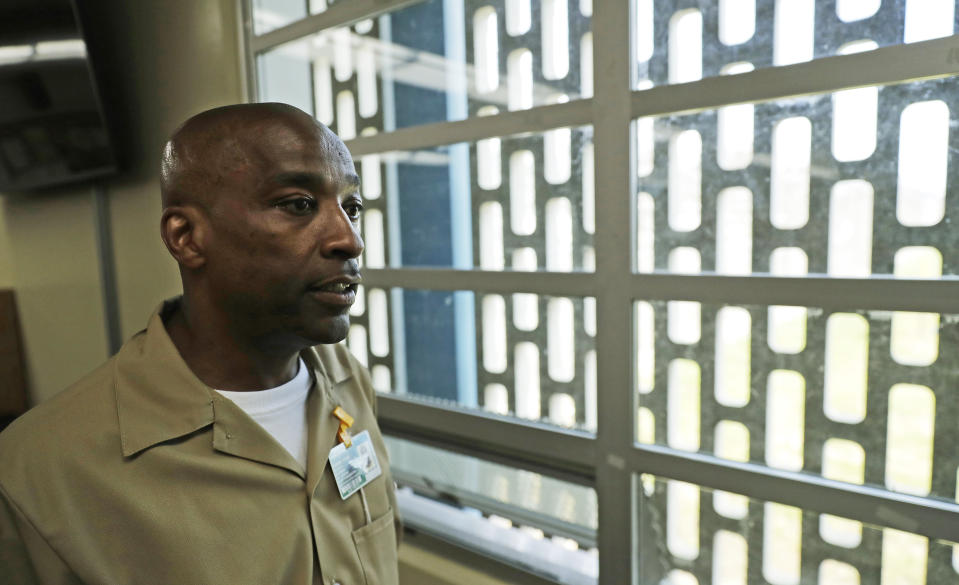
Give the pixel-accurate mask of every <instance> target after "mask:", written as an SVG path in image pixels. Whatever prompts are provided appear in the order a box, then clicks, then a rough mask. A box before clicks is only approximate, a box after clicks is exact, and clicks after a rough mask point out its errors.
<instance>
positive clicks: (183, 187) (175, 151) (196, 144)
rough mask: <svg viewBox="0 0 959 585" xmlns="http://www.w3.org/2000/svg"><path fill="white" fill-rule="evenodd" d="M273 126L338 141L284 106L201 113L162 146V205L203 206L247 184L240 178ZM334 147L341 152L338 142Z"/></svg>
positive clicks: (245, 106) (244, 106) (302, 114)
mask: <svg viewBox="0 0 959 585" xmlns="http://www.w3.org/2000/svg"><path fill="white" fill-rule="evenodd" d="M276 127H284V128H286V129H289V130H292V131H294V132H296V133H298V134H302V135H311V134H312V135H314V136H315V137H316V138H318V139H319V140H320V141H322V142H329V141H335V142H338V143H339V139H338V138H337V137H336V135H335V134H333V133H332V132H331V131H330V130H329V128H327V127H326V126H324V125H323V124H321V123H319V122H317V121H316V120H315V119H314V118H313V117H312V116H310V115H309V114H307V113H306V112H304V111H302V110H300V109H298V108H295V107H293V106H291V105H288V104H281V103H257V104H236V105H230V106H222V107H218V108H213V109H211V110H207V111H205V112H201V113H199V114H197V115H195V116H193V117H192V118H190V119H188V120H187V121H186V122H184V123H183V124H182V125H180V127H179V128H177V129H176V131H174V132H173V135H172V136H171V137H170V139H169V141H167V143H166V145H165V146H164V148H163V158H162V162H161V166H160V193H161V196H162V202H163V207H164V208H167V207H170V206H173V205H190V204H192V205H198V206H200V207H203V208H208V207H209V206H210V205H212V203H213V201H214V199H215V197H216V196H217V195H218V194H219V193H220V192H221V191H224V190H226V189H229V186H230V184H231V183H233V182H234V181H235V180H246V178H244V175H246V174H247V173H248V172H249V171H250V170H251V168H252V167H253V166H255V163H256V158H257V153H256V150H257V147H258V146H259V144H260V141H261V140H262V137H263V133H264V132H265V131H266V130H267V129H268V128H276ZM337 146H340V147H341V148H342V150H343V151H344V152H345V147H342V143H339V144H338V145H337ZM336 150H340V148H337V149H336ZM346 156H347V157H348V156H349V154H348V153H347V154H346ZM247 178H248V177H247Z"/></svg>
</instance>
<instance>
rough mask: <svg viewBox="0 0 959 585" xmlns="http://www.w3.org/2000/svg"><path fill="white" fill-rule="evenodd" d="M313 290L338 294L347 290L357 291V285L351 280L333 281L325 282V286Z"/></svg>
mask: <svg viewBox="0 0 959 585" xmlns="http://www.w3.org/2000/svg"><path fill="white" fill-rule="evenodd" d="M312 290H315V291H320V292H331V293H337V294H343V293H345V292H347V291H353V292H354V293H355V292H356V285H355V284H352V283H349V282H331V283H329V284H324V285H323V286H318V287H316V288H313V289H312Z"/></svg>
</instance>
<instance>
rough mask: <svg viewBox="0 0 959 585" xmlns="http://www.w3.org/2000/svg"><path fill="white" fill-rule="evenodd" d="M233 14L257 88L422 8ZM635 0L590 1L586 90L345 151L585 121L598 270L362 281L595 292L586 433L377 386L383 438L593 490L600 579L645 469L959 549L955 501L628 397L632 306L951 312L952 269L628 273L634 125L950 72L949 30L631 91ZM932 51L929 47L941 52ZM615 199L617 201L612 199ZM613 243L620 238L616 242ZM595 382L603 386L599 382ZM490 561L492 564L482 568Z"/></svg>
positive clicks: (611, 571) (612, 566) (605, 578)
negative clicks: (300, 54) (353, 28)
mask: <svg viewBox="0 0 959 585" xmlns="http://www.w3.org/2000/svg"><path fill="white" fill-rule="evenodd" d="M240 1H241V5H242V8H243V14H242V18H243V23H242V28H243V31H244V35H243V39H244V47H243V51H244V57H245V62H246V80H247V88H246V89H247V91H248V96H249V97H250V99H255V96H257V95H258V91H257V79H256V71H257V69H256V61H255V60H256V55H257V54H259V53H262V52H264V51H267V50H269V49H271V48H274V47H276V46H278V45H281V44H283V43H286V42H289V41H293V40H296V39H299V38H301V37H304V36H306V35H309V34H314V33H317V32H319V31H321V30H324V29H328V28H333V27H338V26H343V25H348V24H352V23H355V22H357V21H360V20H362V19H366V18H370V17H374V16H377V15H380V14H383V13H387V12H393V11H395V10H398V9H400V8H403V7H406V6H410V5H413V4H418V3H420V2H422V1H424V0H350V1H349V2H340V3H337V4H334V5H333V6H331V7H330V8H328V9H327V10H326V11H325V12H322V13H319V14H315V15H310V16H307V17H306V18H303V19H301V20H298V21H295V22H292V23H290V24H288V25H286V26H283V27H281V28H278V29H275V30H272V31H269V32H267V33H265V34H262V35H255V34H254V33H253V28H252V2H253V0H240ZM632 10H633V3H632V2H630V0H610V1H605V0H604V1H603V2H595V3H594V5H593V14H592V28H593V30H602V31H604V34H602V35H594V37H593V42H594V46H593V59H594V61H593V63H594V66H593V70H594V71H596V72H599V71H607V72H610V71H611V72H615V75H607V76H596V77H595V78H594V80H593V97H591V98H585V99H577V100H573V101H570V102H568V103H562V104H555V105H545V106H538V107H534V108H532V109H528V110H521V111H512V112H504V113H500V114H497V115H493V116H488V117H483V118H482V119H480V118H470V119H466V120H462V121H456V122H444V123H433V124H426V125H422V126H416V127H412V128H402V129H399V130H395V131H392V132H382V133H379V134H376V135H372V136H364V137H357V138H355V139H353V140H349V141H347V143H346V145H347V147H348V148H349V149H350V151H351V152H352V154H353V156H354V157H355V158H356V157H359V156H362V155H367V154H381V153H384V152H389V151H394V150H413V149H420V148H428V147H434V146H441V145H448V144H454V143H459V142H472V141H476V140H479V139H483V138H492V137H502V136H509V135H513V134H517V133H523V132H543V131H546V130H550V129H555V128H559V127H576V126H583V125H590V124H591V125H592V126H593V144H594V149H595V175H594V176H595V185H594V189H595V193H596V204H595V214H596V215H595V221H596V224H597V225H599V226H603V227H602V228H601V229H597V230H596V232H595V236H594V238H595V239H594V245H595V251H596V267H595V272H593V273H543V272H538V273H524V272H490V271H482V270H457V269H429V268H382V269H368V268H367V269H364V280H365V283H366V284H367V286H371V287H378V288H383V289H387V288H394V287H399V288H403V287H411V288H417V289H429V290H468V291H474V292H489V293H515V292H526V293H536V294H548V295H558V296H580V297H594V298H595V299H596V305H597V327H596V329H597V334H596V338H595V339H596V352H597V361H598V367H597V372H598V374H597V389H599V390H598V392H597V413H598V420H599V421H601V422H600V424H599V425H598V428H597V430H596V433H595V435H593V434H589V433H586V432H581V431H575V430H567V429H560V428H557V427H554V426H551V425H547V424H543V423H539V422H534V421H520V420H516V419H513V418H507V417H503V416H498V415H494V414H488V413H483V412H467V411H464V410H460V409H456V408H451V407H447V406H440V405H435V404H427V403H425V402H423V401H419V400H415V399H412V398H409V397H405V396H399V395H391V394H379V397H378V401H379V420H380V424H381V427H382V429H383V431H384V432H385V433H388V434H391V435H395V436H397V437H400V438H406V439H410V440H415V441H418V442H422V443H425V444H430V445H434V446H439V447H442V448H444V449H448V450H452V451H458V452H461V453H464V454H468V455H471V456H475V457H479V458H482V459H487V460H491V461H494V462H499V463H506V464H508V465H511V466H514V467H518V468H523V469H528V470H531V471H536V472H540V473H545V474H548V475H551V476H554V477H558V478H560V479H565V480H571V481H574V482H576V483H581V484H584V485H590V486H592V487H594V489H595V490H596V492H597V496H598V505H599V512H598V516H599V523H598V532H597V541H598V543H599V550H600V555H599V571H600V573H599V574H600V577H599V583H600V584H602V585H612V584H614V583H616V584H618V583H622V582H623V581H624V579H623V578H624V577H625V576H626V575H625V571H626V570H627V568H629V582H636V580H637V579H638V574H639V573H638V571H637V570H636V565H637V559H638V554H636V551H638V550H639V548H640V546H642V545H643V543H641V542H638V539H639V535H638V531H637V530H636V529H635V525H636V523H637V518H638V514H639V513H640V510H639V508H640V506H641V504H640V499H639V497H638V495H637V494H638V493H639V488H638V486H637V483H638V477H639V474H643V473H649V474H653V475H656V476H660V477H664V478H670V479H677V480H682V481H687V482H692V483H696V484H698V485H702V486H705V487H708V488H712V489H720V490H726V491H733V492H736V493H739V494H742V495H745V496H748V497H750V498H755V499H759V500H768V501H775V502H779V503H783V504H787V505H790V506H796V507H799V508H802V509H804V510H811V511H816V512H820V513H829V514H835V515H841V516H844V517H846V518H850V519H853V520H858V521H861V522H864V523H867V524H872V525H877V526H883V527H889V528H895V529H899V530H904V531H908V532H912V533H915V534H919V535H922V536H926V537H928V538H931V539H943V540H949V541H953V542H959V504H956V503H951V502H948V501H943V500H938V499H933V498H925V497H916V496H910V495H905V494H899V493H896V492H892V491H889V490H886V489H883V488H881V487H877V486H870V485H854V484H849V483H843V482H839V481H834V480H830V479H826V478H824V477H819V476H816V475H812V474H808V473H801V472H786V471H780V470H777V469H773V468H770V467H767V466H765V465H762V464H759V463H739V462H734V461H729V460H724V459H720V458H719V457H716V456H712V455H708V454H702V453H689V452H684V451H677V450H675V449H671V448H669V447H666V446H662V445H640V444H639V443H638V442H637V436H636V435H637V433H636V431H635V429H636V414H635V413H636V412H637V409H638V396H637V394H636V392H635V391H634V377H633V376H634V367H635V366H634V359H633V358H634V355H635V352H634V347H633V346H634V339H635V336H634V331H633V327H634V325H633V323H634V320H633V319H632V318H629V319H624V318H623V315H624V314H630V315H632V311H633V306H634V302H635V301H639V300H689V301H698V302H702V303H734V304H760V305H799V306H815V307H821V308H824V309H866V310H897V311H924V312H937V313H959V278H957V277H944V278H942V279H940V280H916V279H894V278H891V277H869V278H830V277H825V276H812V277H808V278H805V277H803V278H789V277H776V276H770V275H754V276H743V277H739V276H718V275H715V274H711V273H709V274H702V275H679V274H665V273H653V274H641V273H637V272H635V271H634V266H635V258H634V250H635V225H634V222H635V219H634V218H635V212H636V209H635V200H634V197H633V194H635V192H636V172H635V171H636V169H635V165H636V157H635V156H634V149H635V140H634V138H635V136H634V133H635V125H634V124H633V123H632V122H633V121H634V120H636V119H637V118H641V117H650V116H661V115H672V114H679V113H690V112H697V111H702V110H708V109H715V108H720V107H723V106H729V105H735V104H742V103H757V102H763V101H769V100H778V99H787V98H795V97H800V96H806V95H814V94H822V93H828V92H835V91H839V90H846V89H853V88H857V87H864V86H871V85H887V84H898V83H905V82H911V81H917V80H922V79H935V78H942V77H950V76H954V75H957V74H959V58H956V56H955V55H956V54H957V53H956V52H957V49H956V47H957V46H959V35H953V36H949V37H944V38H939V39H934V40H928V41H922V42H916V43H911V44H899V45H893V46H886V47H881V48H879V49H876V50H873V51H869V52H864V53H856V54H849V55H838V56H832V57H824V58H819V59H814V60H812V61H808V62H804V63H798V64H793V65H786V66H779V67H768V68H762V69H758V70H755V71H751V72H747V73H742V74H738V75H735V76H720V77H710V78H705V79H701V80H698V81H694V82H690V83H683V84H671V85H663V86H657V87H653V88H651V89H643V90H637V89H635V87H634V86H635V84H634V80H633V75H634V73H633V72H634V70H635V67H634V63H633V56H634V51H633V50H632V38H631V37H632V35H631V30H630V28H631V23H632V22H634V18H633V16H634V15H633V14H632V13H631V12H632ZM932 56H939V57H940V58H935V57H932ZM616 194H622V195H616ZM623 242H629V245H626V246H624V245H623ZM602 389H605V391H603V390H602ZM490 562H492V561H490Z"/></svg>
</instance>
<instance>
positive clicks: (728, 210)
mask: <svg viewBox="0 0 959 585" xmlns="http://www.w3.org/2000/svg"><path fill="white" fill-rule="evenodd" d="M247 11H248V14H249V16H250V19H249V20H250V21H251V22H252V25H251V27H250V30H249V31H248V37H247V38H248V43H247V44H248V49H249V63H250V70H251V73H253V74H252V75H251V76H250V78H251V84H252V85H251V95H253V96H256V99H259V100H264V101H266V100H270V101H273V100H275V101H285V102H288V103H291V104H294V105H297V106H299V107H301V108H302V109H304V110H306V111H308V112H311V113H313V114H314V115H315V116H316V117H317V119H319V120H320V121H322V122H324V123H326V124H328V125H329V126H330V127H331V128H333V129H334V130H335V131H336V132H337V133H338V134H339V135H340V136H341V137H343V138H344V140H346V142H347V145H348V146H349V148H350V150H351V151H352V152H353V155H354V158H355V160H356V162H357V167H358V172H359V173H360V175H361V179H362V187H361V189H362V191H363V193H364V197H365V198H366V201H367V206H366V211H365V212H364V217H363V226H362V228H363V235H364V239H365V241H366V251H365V252H364V256H363V259H362V261H363V264H364V275H365V286H364V289H363V291H362V294H361V295H360V296H359V300H358V303H357V305H356V306H355V307H354V309H353V325H352V328H351V330H350V334H349V338H348V341H347V343H348V345H349V347H350V349H351V350H352V351H353V352H354V354H355V355H356V356H357V357H358V358H359V359H360V360H361V361H363V362H364V363H365V364H367V365H368V366H369V368H370V370H371V372H372V375H373V380H374V386H375V387H376V388H377V390H378V391H379V392H380V393H381V394H380V417H381V424H382V426H383V429H384V432H385V433H386V434H387V435H388V436H389V442H390V449H391V452H392V454H393V458H394V460H395V463H394V466H395V468H396V470H397V473H396V475H397V479H398V480H399V481H400V483H401V484H402V485H403V486H404V488H403V491H402V493H401V498H402V503H403V505H405V506H408V509H409V510H410V513H409V514H408V515H407V518H408V520H409V521H410V523H411V525H413V526H415V527H416V528H418V529H420V530H421V531H423V532H424V533H428V534H433V535H435V536H437V537H438V538H441V539H444V540H446V541H447V542H453V543H455V544H456V545H457V546H462V547H466V548H475V549H478V550H479V551H480V552H482V554H484V555H486V557H492V558H496V559H500V560H501V561H502V562H503V563H506V564H510V565H513V566H520V567H522V568H523V570H524V571H528V572H532V573H535V574H538V575H539V577H540V578H544V579H547V580H549V581H554V582H561V583H601V584H603V585H606V584H614V583H615V584H619V583H629V582H636V583H671V584H676V585H679V584H684V585H685V584H697V585H699V584H702V585H706V584H719V583H735V584H742V585H754V584H760V583H773V584H775V585H780V584H782V585H787V584H792V583H800V582H802V583H807V582H816V583H822V584H826V583H828V584H833V583H837V584H845V583H860V582H862V583H882V584H884V585H886V584H891V583H910V584H912V583H917V584H918V583H940V582H945V581H948V580H955V579H956V578H959V552H955V551H957V550H959V549H956V548H955V545H954V544H953V543H956V542H959V528H957V526H959V505H957V503H956V502H957V496H959V490H957V477H959V455H957V454H955V453H954V451H955V449H953V448H952V446H953V445H955V444H956V443H957V438H959V437H957V433H959V430H957V429H959V427H957V426H956V424H955V419H956V414H957V409H956V406H955V405H956V396H955V392H954V390H953V388H952V386H953V385H954V378H955V371H956V370H955V362H954V360H955V359H956V358H955V355H957V349H959V347H957V346H956V345H955V344H956V343H957V340H959V329H957V325H956V324H957V322H959V319H957V317H956V316H957V315H959V284H957V275H959V268H957V266H956V264H955V262H953V261H952V259H951V252H952V251H954V250H956V249H959V240H957V239H956V238H955V237H954V236H953V233H954V230H952V229H950V228H951V227H952V226H951V225H950V224H951V220H952V219H953V216H954V215H956V213H957V207H956V204H955V197H954V196H953V195H952V194H951V193H950V187H951V186H952V185H953V184H954V183H956V182H957V181H956V180H955V179H956V177H954V176H953V175H954V174H955V170H956V168H957V160H956V159H955V156H956V155H955V154H954V153H956V152H959V150H957V148H956V146H955V142H956V140H957V138H956V134H955V132H952V131H951V129H952V128H954V127H955V126H956V120H957V119H959V114H957V112H956V106H955V104H956V100H955V97H954V96H955V95H957V93H959V44H957V43H959V41H957V38H959V37H954V36H952V35H953V33H954V22H955V18H956V10H955V6H954V2H953V0H904V1H902V2H880V1H879V0H833V1H829V2H825V1H823V2H818V1H814V0H717V1H715V2H692V3H690V2H684V1H679V0H663V1H657V2H653V0H631V2H629V3H625V2H623V3H619V2H595V3H594V2H591V1H590V0H420V1H416V0H378V1H377V2H366V1H360V0H350V1H346V0H339V1H336V2H334V1H331V0H321V1H316V0H311V1H310V2H304V1H303V0H250V3H249V4H248V5H247ZM435 506H445V507H443V508H441V510H443V512H442V513H440V512H439V511H438V510H440V509H437V508H434V507H435ZM438 516H442V517H443V518H444V519H446V520H449V521H445V520H444V521H443V522H439V521H437V520H435V518H437V517H438ZM504 543H511V544H510V545H509V546H504ZM517 548H522V550H529V551H535V552H533V553H530V555H528V556H526V557H525V558H516V555H515V554H513V553H511V552H510V550H514V551H515V550H516V549H517ZM556 559H564V560H563V561H562V562H560V561H557V560H556ZM484 562H494V561H484Z"/></svg>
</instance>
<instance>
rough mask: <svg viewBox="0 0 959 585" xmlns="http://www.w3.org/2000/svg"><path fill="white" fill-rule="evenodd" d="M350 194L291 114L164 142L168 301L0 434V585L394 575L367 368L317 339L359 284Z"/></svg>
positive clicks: (322, 136) (224, 123)
mask: <svg viewBox="0 0 959 585" xmlns="http://www.w3.org/2000/svg"><path fill="white" fill-rule="evenodd" d="M358 185H359V180H358V178H357V176H356V172H355V170H354V167H353V162H352V160H351V158H350V154H349V152H348V151H347V149H346V147H345V146H344V145H343V143H342V142H341V141H340V140H339V138H337V137H336V136H335V135H334V134H333V133H332V132H330V130H329V129H328V128H326V127H325V126H323V125H322V124H319V123H318V122H316V121H315V120H314V119H313V118H311V117H310V116H309V115H307V114H305V113H303V112H302V111H300V110H298V109H296V108H293V107H291V106H287V105H282V104H246V105H237V106H227V107H223V108H217V109H213V110H210V111H207V112H203V113H201V114H199V115H197V116H195V117H193V118H191V119H190V120H188V121H187V122H186V123H184V124H183V126H181V127H180V128H179V129H178V130H177V131H176V132H175V133H174V135H173V137H172V138H171V139H170V141H169V142H168V143H167V145H166V148H165V150H164V154H163V164H162V174H161V190H162V196H163V215H162V219H161V237H162V239H163V242H164V243H165V244H166V246H167V249H168V250H169V251H170V254H171V255H172V256H173V257H174V258H175V259H176V261H177V262H178V264H179V267H180V274H181V278H182V281H183V296H182V297H181V298H178V299H174V300H172V301H168V302H167V303H164V304H163V305H162V306H161V307H160V308H159V309H158V310H157V312H156V313H155V314H154V315H153V317H152V318H151V319H150V321H149V325H148V326H147V328H146V330H144V331H141V332H140V333H138V334H137V335H136V336H134V337H133V338H132V339H131V340H130V341H129V342H127V343H126V344H125V345H124V346H123V348H122V349H121V350H120V352H119V353H118V354H117V355H116V356H114V357H113V358H112V359H110V360H109V361H108V362H107V363H106V364H104V365H102V366H101V367H100V368H98V369H97V370H96V371H94V372H93V373H91V374H90V375H88V376H87V377H85V378H84V379H82V380H80V381H79V382H78V383H76V384H75V385H74V386H72V387H70V388H69V389H67V390H65V391H64V392H62V393H61V394H59V395H58V396H56V397H55V398H53V399H51V400H49V401H47V402H46V403H44V404H41V405H40V406H38V407H36V408H35V409H33V410H31V411H30V412H28V413H27V414H25V415H24V416H23V417H21V418H20V419H19V420H17V421H15V422H14V423H13V424H12V425H11V426H10V427H9V428H8V429H7V430H6V431H5V432H4V433H3V434H2V435H0V582H2V583H43V584H57V585H61V584H67V583H69V584H74V583H89V584H96V585H126V584H133V583H145V584H163V583H171V584H183V585H216V584H224V585H225V584H230V585H243V584H250V585H279V584H296V585H300V584H302V585H310V584H316V583H322V584H324V585H332V584H334V583H341V584H343V585H353V584H364V583H365V584H370V585H372V584H392V583H396V582H397V566H396V564H397V559H396V542H397V540H396V535H395V533H394V530H395V528H396V526H397V525H398V523H397V520H396V519H395V518H394V514H395V498H394V493H393V489H394V485H393V481H392V478H391V476H390V473H389V469H388V466H387V458H386V451H385V449H384V445H383V441H382V438H381V436H380V433H379V430H378V429H377V426H376V421H375V418H374V412H373V400H374V396H373V392H372V389H371V386H370V381H369V376H368V374H367V373H366V371H365V370H364V369H363V368H362V367H361V366H359V365H357V362H356V361H355V360H354V359H352V357H351V356H350V355H349V353H348V352H347V351H346V350H345V348H343V347H342V346H341V345H329V344H335V343H336V342H339V341H341V340H342V339H343V338H344V337H345V335H346V333H347V329H348V327H349V316H348V311H349V308H350V305H351V304H352V303H353V300H354V298H355V295H356V286H357V283H358V282H359V279H360V275H359V270H358V265H357V257H358V256H359V255H360V253H361V252H362V250H363V242H362V240H361V239H360V236H359V233H358V225H359V214H360V210H361V209H362V203H361V199H360V196H359V193H358ZM324 344H325V345H324ZM314 346H315V347H314ZM264 389H266V390H264ZM364 431H365V432H366V433H364ZM371 445H372V449H370V446H371ZM363 449H365V450H363ZM361 455H362V456H361ZM356 461H361V464H359V465H358V464H356V463H355V462H356ZM351 465H352V466H353V467H350V466H351ZM377 469H379V470H381V473H380V474H379V475H378V476H377V475H376V470H377ZM360 486H362V487H360ZM354 492H355V493H354Z"/></svg>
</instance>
